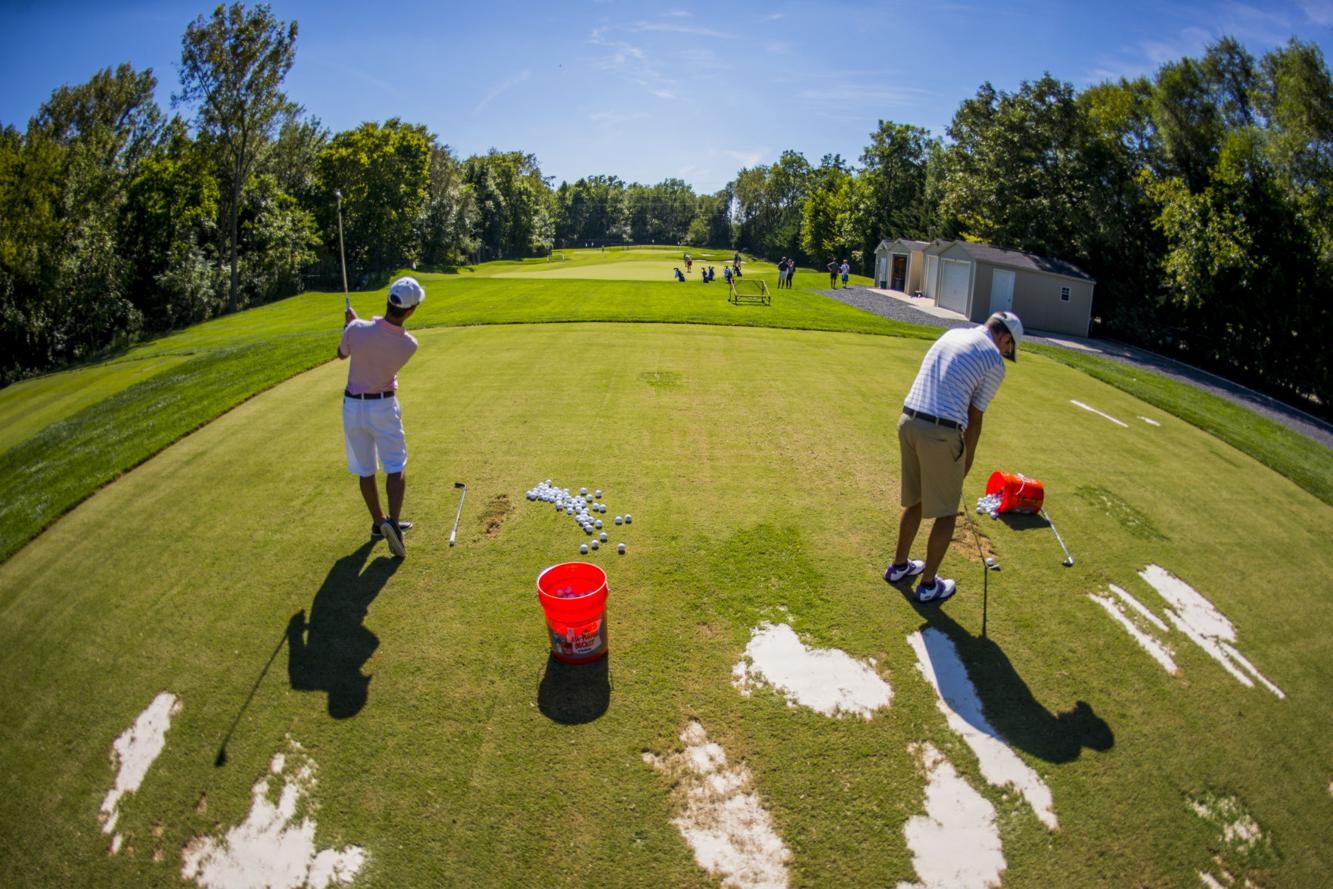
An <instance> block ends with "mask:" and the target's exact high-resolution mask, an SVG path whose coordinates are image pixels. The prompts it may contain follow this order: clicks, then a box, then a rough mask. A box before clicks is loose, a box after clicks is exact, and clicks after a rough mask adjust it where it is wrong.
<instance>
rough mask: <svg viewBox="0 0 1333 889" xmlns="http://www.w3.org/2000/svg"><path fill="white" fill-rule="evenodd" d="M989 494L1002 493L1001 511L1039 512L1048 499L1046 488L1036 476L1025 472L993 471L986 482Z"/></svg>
mask: <svg viewBox="0 0 1333 889" xmlns="http://www.w3.org/2000/svg"><path fill="white" fill-rule="evenodd" d="M986 493H987V494H997V493H998V494H1000V506H999V510H998V511H999V512H1032V513H1035V512H1038V511H1040V510H1041V504H1042V501H1043V500H1045V499H1046V489H1045V488H1044V487H1042V484H1041V482H1039V481H1038V480H1037V479H1035V478H1028V477H1027V476H1025V475H1023V473H1021V472H1019V473H1009V472H992V473H991V476H990V480H989V481H988V482H986Z"/></svg>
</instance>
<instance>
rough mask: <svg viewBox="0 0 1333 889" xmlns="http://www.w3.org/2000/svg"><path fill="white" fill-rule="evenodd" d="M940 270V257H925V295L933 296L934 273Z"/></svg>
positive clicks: (932, 297)
mask: <svg viewBox="0 0 1333 889" xmlns="http://www.w3.org/2000/svg"><path fill="white" fill-rule="evenodd" d="M939 270H940V258H939V257H938V256H927V257H926V286H925V291H926V296H928V297H930V298H931V299H934V298H935V273H936V272H938V271H939Z"/></svg>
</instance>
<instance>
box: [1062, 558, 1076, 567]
mask: <svg viewBox="0 0 1333 889" xmlns="http://www.w3.org/2000/svg"><path fill="white" fill-rule="evenodd" d="M1061 564H1063V565H1064V566H1065V567H1066V568H1073V567H1074V557H1073V556H1070V557H1069V558H1067V559H1065V560H1064V562H1063V563H1061Z"/></svg>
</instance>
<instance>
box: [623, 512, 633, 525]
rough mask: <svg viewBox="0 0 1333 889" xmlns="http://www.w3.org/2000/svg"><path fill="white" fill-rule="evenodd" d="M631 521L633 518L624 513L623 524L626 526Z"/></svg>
mask: <svg viewBox="0 0 1333 889" xmlns="http://www.w3.org/2000/svg"><path fill="white" fill-rule="evenodd" d="M632 521H634V516H632V515H630V514H629V513H625V524H626V525H628V524H629V523H630V522H632Z"/></svg>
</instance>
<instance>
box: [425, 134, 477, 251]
mask: <svg viewBox="0 0 1333 889" xmlns="http://www.w3.org/2000/svg"><path fill="white" fill-rule="evenodd" d="M477 225H478V218H477V202H476V198H475V196H474V194H473V191H472V186H470V185H468V184H467V182H466V181H464V178H463V165H462V164H461V163H460V162H459V160H458V158H457V156H455V155H454V152H453V150H452V149H451V148H449V146H448V145H435V144H433V143H432V145H431V152H430V192H429V196H428V198H427V205H426V215H425V217H424V218H423V220H422V226H421V259H422V261H423V262H424V263H426V264H427V265H428V266H433V267H436V268H449V267H452V266H456V265H458V264H460V263H463V262H466V261H467V257H469V256H471V255H472V254H473V253H475V252H476V250H477V245H478V243H479V241H478V240H477V237H476V234H475V232H476V229H477Z"/></svg>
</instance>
